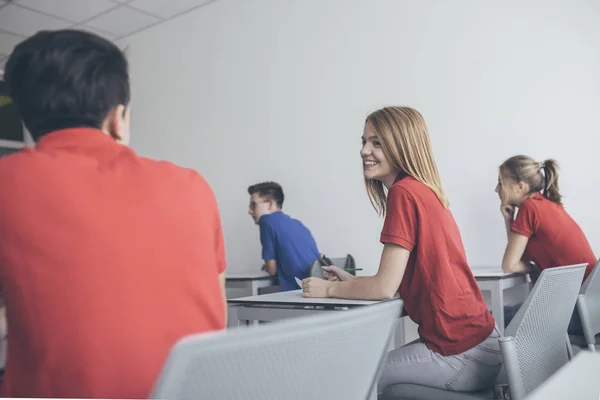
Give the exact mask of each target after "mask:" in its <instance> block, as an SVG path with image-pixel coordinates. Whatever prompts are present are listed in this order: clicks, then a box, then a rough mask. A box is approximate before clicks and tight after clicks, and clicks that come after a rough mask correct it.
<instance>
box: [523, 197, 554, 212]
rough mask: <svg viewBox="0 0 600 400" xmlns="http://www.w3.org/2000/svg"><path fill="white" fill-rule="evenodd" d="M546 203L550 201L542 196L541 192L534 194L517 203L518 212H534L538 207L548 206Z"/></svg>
mask: <svg viewBox="0 0 600 400" xmlns="http://www.w3.org/2000/svg"><path fill="white" fill-rule="evenodd" d="M548 203H552V202H551V201H550V200H548V199H546V198H545V197H543V196H542V195H541V194H535V195H534V196H532V197H530V198H528V199H526V200H525V201H523V202H522V203H521V204H520V205H519V212H521V211H522V212H536V211H537V210H538V209H539V208H540V207H542V208H543V207H546V206H548V205H549V204H548ZM552 204H554V203H552Z"/></svg>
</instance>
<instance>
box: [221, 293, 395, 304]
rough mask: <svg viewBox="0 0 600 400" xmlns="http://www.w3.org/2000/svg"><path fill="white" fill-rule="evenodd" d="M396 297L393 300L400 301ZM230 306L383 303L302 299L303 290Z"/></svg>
mask: <svg viewBox="0 0 600 400" xmlns="http://www.w3.org/2000/svg"><path fill="white" fill-rule="evenodd" d="M399 299H400V298H399V297H395V298H393V299H391V300H383V301H394V300H399ZM227 302H228V303H229V304H248V305H250V304H252V305H264V306H267V305H288V306H329V307H357V306H370V305H373V304H377V303H381V302H382V301H372V300H348V299H333V298H326V299H323V298H312V297H302V290H301V289H298V290H290V291H287V292H277V293H270V294H263V295H258V296H249V297H240V298H237V299H231V300H227Z"/></svg>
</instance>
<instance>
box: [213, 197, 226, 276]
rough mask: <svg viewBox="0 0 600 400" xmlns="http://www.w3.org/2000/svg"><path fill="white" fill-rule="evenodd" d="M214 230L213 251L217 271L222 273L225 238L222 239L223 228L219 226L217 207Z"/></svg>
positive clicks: (224, 262) (223, 269)
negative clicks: (214, 252)
mask: <svg viewBox="0 0 600 400" xmlns="http://www.w3.org/2000/svg"><path fill="white" fill-rule="evenodd" d="M216 227H217V229H216V231H215V251H216V255H217V272H219V274H222V273H223V272H225V270H226V269H227V262H226V260H225V240H224V239H223V228H222V226H221V216H220V214H219V209H218V208H217V210H216Z"/></svg>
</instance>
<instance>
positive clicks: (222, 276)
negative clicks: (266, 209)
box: [219, 272, 228, 326]
mask: <svg viewBox="0 0 600 400" xmlns="http://www.w3.org/2000/svg"><path fill="white" fill-rule="evenodd" d="M219 284H220V286H221V296H222V297H223V308H224V313H225V326H227V311H228V308H227V292H226V291H225V272H221V273H220V274H219Z"/></svg>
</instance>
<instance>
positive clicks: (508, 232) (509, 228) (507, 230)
mask: <svg viewBox="0 0 600 400" xmlns="http://www.w3.org/2000/svg"><path fill="white" fill-rule="evenodd" d="M504 224H505V226H506V239H507V240H508V239H509V238H510V232H511V228H512V221H511V220H509V219H505V220H504Z"/></svg>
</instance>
